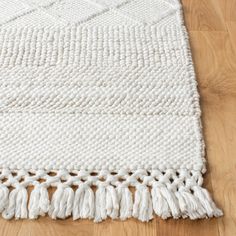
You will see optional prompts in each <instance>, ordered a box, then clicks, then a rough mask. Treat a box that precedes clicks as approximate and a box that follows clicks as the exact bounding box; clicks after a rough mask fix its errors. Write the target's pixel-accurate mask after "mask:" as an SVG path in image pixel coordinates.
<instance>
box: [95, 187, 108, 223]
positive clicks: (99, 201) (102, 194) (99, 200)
mask: <svg viewBox="0 0 236 236" xmlns="http://www.w3.org/2000/svg"><path fill="white" fill-rule="evenodd" d="M106 218H107V212H106V188H105V187H104V186H102V185H100V186H98V189H97V191H96V194H95V218H94V221H95V222H101V221H102V220H105V219H106Z"/></svg>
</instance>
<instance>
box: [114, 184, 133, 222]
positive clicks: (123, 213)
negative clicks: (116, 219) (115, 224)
mask: <svg viewBox="0 0 236 236" xmlns="http://www.w3.org/2000/svg"><path fill="white" fill-rule="evenodd" d="M117 192H118V197H119V205H120V219H121V220H126V219H127V218H130V217H131V216H132V210H133V198H132V193H131V192H130V190H129V188H128V187H123V186H122V185H120V186H118V188H117Z"/></svg>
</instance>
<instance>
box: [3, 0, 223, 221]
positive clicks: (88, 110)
mask: <svg viewBox="0 0 236 236" xmlns="http://www.w3.org/2000/svg"><path fill="white" fill-rule="evenodd" d="M0 7H1V9H2V10H1V13H0V212H1V213H2V216H3V217H4V218H6V219H11V218H16V219H21V218H30V219H36V218H38V217H39V216H43V215H45V214H48V215H49V216H51V217H52V218H53V219H57V218H60V219H65V218H67V217H70V216H72V217H73V219H74V220H76V219H87V218H88V219H93V220H94V221H95V222H100V221H102V220H105V219H107V218H108V217H110V218H112V219H121V220H125V219H127V218H130V217H135V218H137V219H139V220H141V221H149V220H151V219H152V218H153V217H154V216H155V215H157V216H159V217H162V218H163V219H166V218H168V217H173V218H186V217H189V218H190V219H198V218H206V217H213V216H216V217H217V216H221V215H222V211H221V210H219V209H218V208H217V207H216V205H215V204H214V202H213V201H212V199H211V197H210V196H209V193H208V191H207V190H206V189H204V188H203V187H202V184H203V178H202V174H204V173H205V171H206V170H205V159H204V155H205V154H204V142H203V139H202V133H201V121H200V115H201V111H200V107H199V95H198V91H197V83H196V79H195V73H194V69H193V63H192V58H191V52H190V49H189V45H188V35H187V31H186V28H185V26H184V24H183V18H182V7H181V4H180V2H179V0H112V1H111V0H41V1H37V0H1V2H0ZM30 186H31V188H32V187H33V188H32V189H33V190H32V191H31V193H29V191H28V189H29V187H30ZM50 187H53V189H54V190H55V191H54V192H53V194H52V197H49V193H48V189H49V188H50ZM132 189H133V190H134V191H131V190H132Z"/></svg>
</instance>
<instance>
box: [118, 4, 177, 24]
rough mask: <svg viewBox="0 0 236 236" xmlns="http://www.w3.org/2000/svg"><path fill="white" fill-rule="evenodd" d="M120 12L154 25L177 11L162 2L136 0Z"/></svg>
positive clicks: (123, 7)
mask: <svg viewBox="0 0 236 236" xmlns="http://www.w3.org/2000/svg"><path fill="white" fill-rule="evenodd" d="M120 11H121V12H123V13H124V14H127V15H129V16H131V17H133V18H134V19H136V20H140V21H142V22H143V23H147V24H148V23H149V24H153V23H156V22H158V21H159V20H161V19H163V18H165V17H166V16H168V15H171V14H172V13H174V12H175V11H176V10H175V8H174V7H173V6H171V5H170V4H168V3H166V2H165V1H162V0H160V1H156V0H146V1H140V0H134V1H132V2H130V3H128V4H126V5H124V6H122V7H121V8H120Z"/></svg>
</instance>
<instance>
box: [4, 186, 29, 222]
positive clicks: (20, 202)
mask: <svg viewBox="0 0 236 236" xmlns="http://www.w3.org/2000/svg"><path fill="white" fill-rule="evenodd" d="M27 200H28V194H27V190H26V188H25V187H23V186H19V187H17V188H15V189H13V190H12V191H11V192H10V195H9V202H8V206H7V207H6V209H5V210H4V211H3V213H2V216H3V217H4V218H5V219H11V218H13V217H14V216H15V218H16V219H25V218H27Z"/></svg>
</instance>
